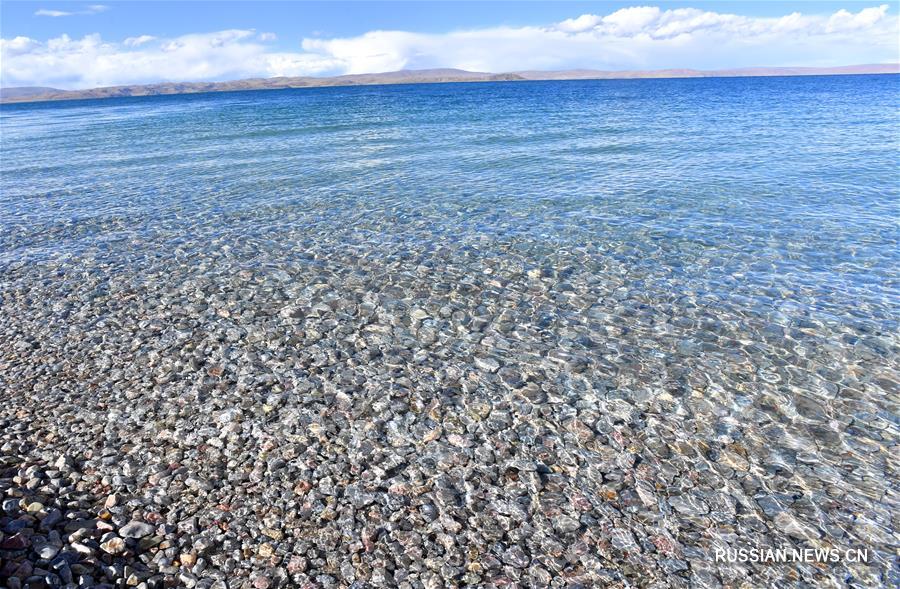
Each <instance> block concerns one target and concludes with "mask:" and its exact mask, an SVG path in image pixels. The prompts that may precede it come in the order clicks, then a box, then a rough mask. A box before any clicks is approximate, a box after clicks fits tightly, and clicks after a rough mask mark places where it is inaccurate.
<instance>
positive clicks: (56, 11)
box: [34, 8, 75, 17]
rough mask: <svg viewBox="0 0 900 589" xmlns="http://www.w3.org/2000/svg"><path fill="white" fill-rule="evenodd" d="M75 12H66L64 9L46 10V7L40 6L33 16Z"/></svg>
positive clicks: (66, 14)
mask: <svg viewBox="0 0 900 589" xmlns="http://www.w3.org/2000/svg"><path fill="white" fill-rule="evenodd" d="M73 14H75V13H74V12H66V11H64V10H47V9H46V8H41V9H40V10H38V11H36V12H35V13H34V15H35V16H54V17H59V16H72V15H73Z"/></svg>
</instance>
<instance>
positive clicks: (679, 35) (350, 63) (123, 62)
mask: <svg viewBox="0 0 900 589" xmlns="http://www.w3.org/2000/svg"><path fill="white" fill-rule="evenodd" d="M97 6H99V5H97ZM888 12H889V10H888V5H881V6H873V7H867V8H861V9H860V10H857V11H856V12H851V11H848V10H838V11H837V12H834V13H833V14H823V15H813V14H809V15H807V14H802V13H799V12H793V13H791V14H786V15H784V16H780V17H750V16H742V15H738V14H729V13H721V12H715V11H709V10H700V9H696V8H676V9H671V10H663V9H660V8H658V7H655V6H634V7H630V8H623V9H621V10H617V11H615V12H612V13H610V14H605V15H599V14H582V15H579V16H573V17H572V18H569V19H566V20H563V21H560V22H557V23H548V24H546V25H544V26H530V27H508V26H502V27H491V28H483V29H471V30H458V31H451V32H447V33H439V34H437V33H417V32H411V31H390V30H377V31H370V32H367V33H365V34H362V35H358V36H354V37H337V38H320V37H312V38H306V39H303V40H302V42H301V43H300V46H299V47H298V48H297V50H296V51H290V50H288V51H284V50H278V49H276V48H275V47H274V46H272V45H271V44H269V43H268V42H270V41H274V40H275V39H276V36H275V35H274V34H273V33H268V32H262V33H258V32H256V31H254V30H251V29H246V30H244V29H234V30H228V31H218V32H212V33H197V34H190V35H183V36H180V37H174V38H156V37H154V36H152V35H141V36H137V37H129V38H127V39H124V40H122V41H118V42H116V41H107V40H104V39H102V38H101V37H100V35H97V34H94V35H87V36H85V37H83V38H81V39H72V38H70V37H68V36H67V35H63V36H61V37H57V38H54V39H49V40H46V41H39V40H36V39H31V38H28V37H21V36H19V37H14V38H11V39H4V40H2V43H0V47H2V61H0V63H2V68H0V82H2V84H3V85H4V86H15V85H48V86H57V87H63V88H85V87H93V86H103V85H116V84H131V83H144V82H158V81H188V80H225V79H235V78H241V77H266V76H300V75H332V74H346V73H367V72H382V71H391V70H398V69H419V68H433V67H455V68H461V69H468V70H477V71H489V72H506V71H517V70H540V69H544V70H547V69H570V68H595V69H613V70H623V69H663V68H698V69H721V68H733V67H746V66H833V65H849V64H858V63H888V62H896V61H897V36H898V33H900V30H898V17H897V15H891V14H889V13H888Z"/></svg>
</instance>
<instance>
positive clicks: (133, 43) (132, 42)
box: [122, 35, 156, 47]
mask: <svg viewBox="0 0 900 589" xmlns="http://www.w3.org/2000/svg"><path fill="white" fill-rule="evenodd" d="M155 40H156V37H154V36H153V35H139V36H137V37H128V38H127V39H125V40H124V41H122V44H123V45H125V46H126V47H137V46H139V45H143V44H144V43H149V42H150V41H155Z"/></svg>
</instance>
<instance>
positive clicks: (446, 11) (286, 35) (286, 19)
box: [0, 0, 897, 49]
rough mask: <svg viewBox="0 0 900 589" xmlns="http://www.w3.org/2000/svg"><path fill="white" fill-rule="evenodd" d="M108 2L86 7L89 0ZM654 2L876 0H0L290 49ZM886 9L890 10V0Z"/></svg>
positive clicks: (823, 7)
mask: <svg viewBox="0 0 900 589" xmlns="http://www.w3.org/2000/svg"><path fill="white" fill-rule="evenodd" d="M96 4H102V5H104V6H107V7H108V8H107V9H106V10H104V11H100V12H89V11H88V7H89V6H91V5H96ZM647 5H652V6H658V7H660V8H662V9H670V8H687V7H695V8H701V9H704V10H708V11H714V12H720V13H735V14H741V15H746V16H783V15H786V14H790V13H792V12H795V11H799V12H801V13H804V14H832V13H834V12H836V11H838V10H840V9H842V8H843V9H847V10H851V11H852V10H853V9H854V8H856V7H867V6H878V5H879V2H877V1H875V2H860V1H858V0H850V1H844V2H818V1H814V2H810V1H807V2H772V1H760V0H757V1H752V2H703V1H700V2H685V1H682V2H653V1H648V0H635V1H632V2H567V1H562V2H557V1H542V2H541V1H529V2H473V1H469V2H427V1H422V2H412V1H405V2H378V1H357V2H287V1H276V2H241V1H203V2H180V1H165V2H141V1H137V2H109V1H103V0H100V1H98V2H91V1H88V2H53V1H50V2H39V1H31V0H28V1H21V0H20V1H7V0H3V1H2V2H0V33H2V37H4V38H8V37H16V36H19V35H24V36H27V37H32V38H37V39H41V38H52V37H57V36H59V35H62V34H68V35H69V36H71V37H80V36H83V35H87V34H91V33H97V32H99V33H101V34H102V35H103V37H104V38H107V37H108V38H110V39H115V38H117V37H121V38H123V39H124V38H126V37H135V36H138V35H155V36H159V37H175V36H179V35H184V34H188V33H196V32H200V31H218V30H226V29H248V28H253V29H257V30H264V31H271V32H274V33H276V34H277V35H278V40H277V45H278V46H279V47H281V48H284V49H296V47H297V46H298V44H299V42H300V40H301V39H302V38H304V37H314V36H340V37H348V36H354V35H360V34H363V33H365V32H368V31H371V30H375V29H400V30H406V31H416V32H423V33H443V32H447V31H451V30H454V29H467V28H481V27H491V26H497V25H508V26H527V25H533V26H541V25H545V24H547V23H551V22H557V21H562V20H565V19H567V18H571V17H573V16H578V15H581V14H586V13H591V14H610V13H613V12H615V11H616V10H619V9H621V8H627V7H629V6H647ZM40 9H46V10H58V11H63V12H73V13H78V12H82V11H84V12H85V13H84V14H73V15H72V16H67V17H55V18H54V17H47V16H36V15H35V12H37V11H38V10H40ZM889 12H891V13H894V14H896V12H897V7H896V2H895V3H894V6H890V3H889Z"/></svg>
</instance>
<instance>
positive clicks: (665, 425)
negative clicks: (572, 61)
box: [0, 76, 900, 589]
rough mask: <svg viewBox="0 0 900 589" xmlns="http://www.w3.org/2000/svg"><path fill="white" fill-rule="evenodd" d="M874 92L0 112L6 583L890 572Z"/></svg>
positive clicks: (271, 99) (368, 98)
mask: <svg viewBox="0 0 900 589" xmlns="http://www.w3.org/2000/svg"><path fill="white" fill-rule="evenodd" d="M859 96H866V100H865V101H863V102H860V101H859V100H858V97H859ZM897 97H898V86H897V83H896V76H845V77H810V78H804V79H802V80H801V79H791V78H773V79H744V80H736V79H716V80H702V79H700V80H638V81H606V82H591V81H587V82H535V83H507V84H503V83H497V84H493V83H492V84H438V85H422V86H398V87H367V88H325V89H315V90H296V91H293V90H291V91H272V92H237V93H220V94H216V95H193V96H172V97H157V98H144V99H111V100H104V101H94V102H89V101H72V102H60V103H57V104H41V105H29V104H19V105H4V106H3V107H2V110H0V125H2V130H3V143H2V164H0V168H2V179H0V500H2V503H0V585H3V586H6V587H9V588H10V589H23V588H30V589H36V588H45V587H66V588H76V587H77V588H81V587H101V588H114V587H137V588H140V589H151V588H161V587H187V588H195V587H196V588H203V589H212V588H215V589H230V588H241V589H243V588H248V589H249V588H255V589H268V588H278V587H304V588H323V589H332V588H335V589H336V588H344V587H353V588H368V587H373V588H380V587H397V588H402V589H423V588H424V589H439V588H451V587H497V588H500V587H503V588H516V587H521V588H529V587H567V588H593V587H621V588H626V587H652V588H667V587H678V588H682V587H683V588H692V587H702V588H707V587H709V588H719V587H741V588H743V587H747V588H750V587H763V586H765V587H835V588H837V587H890V586H896V585H897V584H898V583H900V568H898V563H897V555H898V548H900V531H898V530H900V522H898V513H900V509H898V476H897V468H898V463H897V443H898V439H900V437H898V425H900V421H898V417H897V415H898V412H897V407H898V405H897V403H898V401H900V395H898V382H900V375H898V367H900V334H898V333H900V332H898V308H900V302H898V301H900V297H898V290H897V284H898V278H900V277H898V273H897V268H898V267H900V265H898V262H900V254H898V252H900V249H898V248H897V245H898V231H897V223H896V220H897V215H896V214H897V203H898V177H897V172H896V170H897V169H900V166H898V164H900V151H898V149H897V147H898V143H897V136H896V128H897V127H896V124H897V117H896V99H897ZM849 105H853V108H850V107H849ZM848 129H852V131H848ZM738 548H747V549H749V548H762V549H767V548H789V549H806V548H819V549H834V550H837V551H839V552H840V554H841V555H844V554H845V551H848V550H857V549H867V550H868V557H867V560H866V561H865V562H854V561H851V560H849V559H845V558H843V556H842V557H841V558H840V560H839V561H838V562H829V563H826V564H822V563H815V562H787V563H771V562H768V563H767V562H728V561H727V560H726V561H723V560H721V559H720V560H717V559H716V556H715V555H716V551H717V550H725V549H738Z"/></svg>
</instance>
